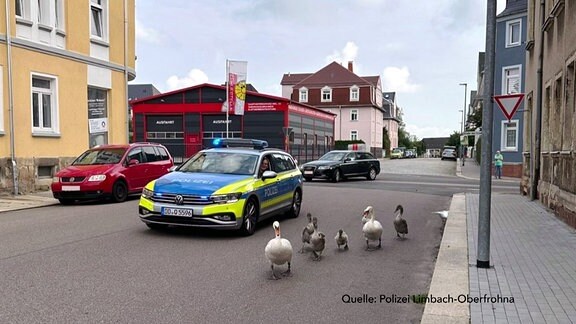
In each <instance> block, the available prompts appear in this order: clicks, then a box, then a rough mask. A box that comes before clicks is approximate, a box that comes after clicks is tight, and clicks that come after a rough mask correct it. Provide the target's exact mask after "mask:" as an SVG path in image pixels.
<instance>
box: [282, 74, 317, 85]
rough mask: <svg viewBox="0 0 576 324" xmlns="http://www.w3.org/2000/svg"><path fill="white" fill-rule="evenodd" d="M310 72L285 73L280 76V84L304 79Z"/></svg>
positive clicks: (295, 82)
mask: <svg viewBox="0 0 576 324" xmlns="http://www.w3.org/2000/svg"><path fill="white" fill-rule="evenodd" d="M311 75H312V73H290V72H288V73H286V74H284V76H282V81H280V84H281V85H295V84H297V83H299V82H300V81H302V80H304V79H306V78H307V77H309V76H311Z"/></svg>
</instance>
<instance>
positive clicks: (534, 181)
mask: <svg viewBox="0 0 576 324" xmlns="http://www.w3.org/2000/svg"><path fill="white" fill-rule="evenodd" d="M544 21H545V16H544V0H540V24H541V25H540V26H544ZM538 43H540V44H539V46H540V47H539V52H538V70H537V76H536V77H537V80H536V83H537V84H536V111H535V112H534V114H535V115H536V120H535V121H534V122H535V124H536V125H534V142H532V141H530V142H531V143H532V145H531V152H530V200H536V199H538V182H539V180H540V150H541V145H542V137H541V135H542V134H541V133H542V73H543V71H542V70H543V69H544V30H543V29H542V28H540V41H539V42H538Z"/></svg>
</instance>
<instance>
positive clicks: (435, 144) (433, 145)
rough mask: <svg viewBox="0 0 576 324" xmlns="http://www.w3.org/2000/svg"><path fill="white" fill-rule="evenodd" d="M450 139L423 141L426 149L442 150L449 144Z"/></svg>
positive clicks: (427, 139)
mask: <svg viewBox="0 0 576 324" xmlns="http://www.w3.org/2000/svg"><path fill="white" fill-rule="evenodd" d="M449 140H450V137H427V138H423V139H422V143H423V144H424V147H425V148H426V149H441V148H442V147H444V145H446V143H448V141H449Z"/></svg>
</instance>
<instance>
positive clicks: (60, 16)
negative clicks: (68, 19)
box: [54, 0, 65, 30]
mask: <svg viewBox="0 0 576 324" xmlns="http://www.w3.org/2000/svg"><path fill="white" fill-rule="evenodd" d="M62 1H64V0H54V27H56V29H59V30H64V28H65V27H64V4H63V3H62Z"/></svg>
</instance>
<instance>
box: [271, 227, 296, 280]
mask: <svg viewBox="0 0 576 324" xmlns="http://www.w3.org/2000/svg"><path fill="white" fill-rule="evenodd" d="M272 228H274V234H275V236H276V237H274V238H273V239H271V240H270V241H268V244H266V248H264V254H265V255H266V258H268V260H269V261H270V268H271V269H272V277H271V278H270V279H274V280H276V279H280V278H278V277H277V276H276V274H274V265H275V264H276V265H283V264H285V263H288V270H286V271H285V272H283V273H282V275H285V276H286V275H290V271H291V262H292V244H290V241H288V240H287V239H285V238H282V237H281V236H280V223H278V221H275V222H274V224H272Z"/></svg>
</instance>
